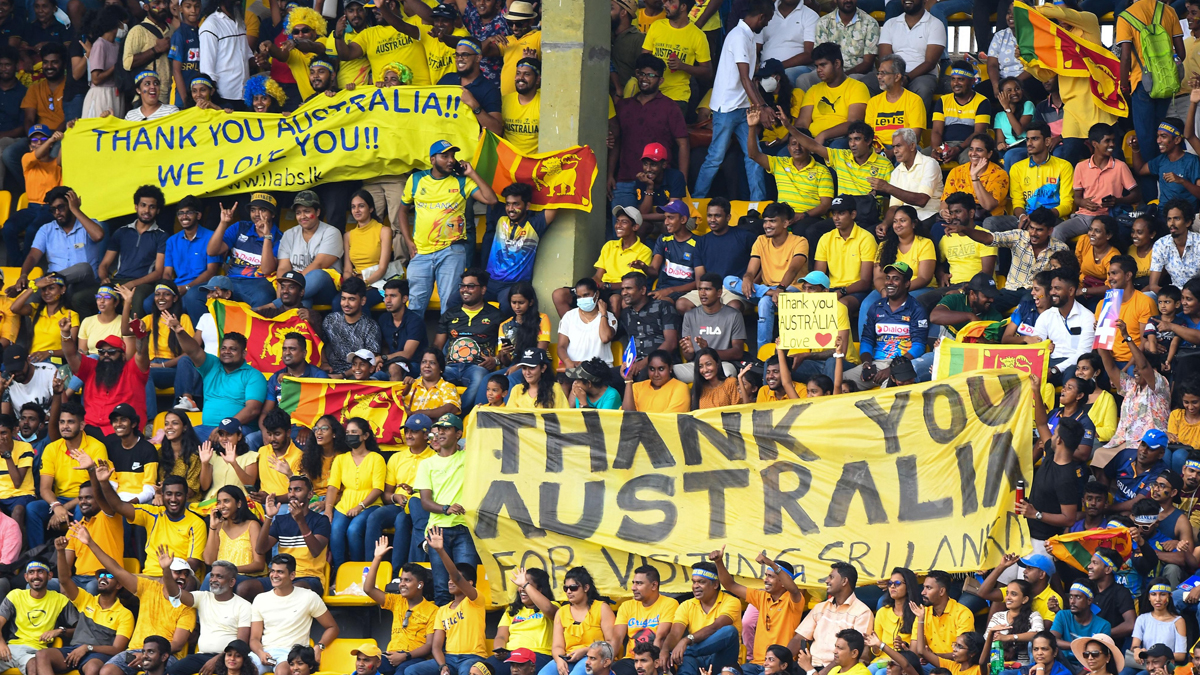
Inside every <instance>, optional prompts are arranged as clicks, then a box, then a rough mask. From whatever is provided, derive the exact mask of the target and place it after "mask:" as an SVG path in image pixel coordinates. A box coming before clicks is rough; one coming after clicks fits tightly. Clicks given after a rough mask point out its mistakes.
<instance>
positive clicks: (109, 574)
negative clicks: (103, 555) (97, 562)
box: [96, 572, 114, 579]
mask: <svg viewBox="0 0 1200 675" xmlns="http://www.w3.org/2000/svg"><path fill="white" fill-rule="evenodd" d="M96 578H97V579H112V578H114V577H113V574H112V572H96Z"/></svg>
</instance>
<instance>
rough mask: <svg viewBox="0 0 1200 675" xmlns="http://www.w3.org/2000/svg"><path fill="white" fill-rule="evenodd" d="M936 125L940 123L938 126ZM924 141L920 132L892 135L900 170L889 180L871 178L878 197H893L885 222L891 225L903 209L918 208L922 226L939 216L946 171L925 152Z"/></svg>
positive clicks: (914, 130)
mask: <svg viewBox="0 0 1200 675" xmlns="http://www.w3.org/2000/svg"><path fill="white" fill-rule="evenodd" d="M935 124H936V123H935ZM920 141H921V137H920V135H919V133H918V131H917V130H916V129H897V130H896V131H895V132H894V133H893V134H892V152H893V154H894V155H895V158H896V166H895V168H894V169H892V175H891V176H889V177H888V178H886V179H883V178H870V179H868V183H870V185H871V188H872V189H874V190H875V192H876V193H877V194H881V195H889V196H890V197H891V199H890V201H889V202H888V210H887V211H886V212H885V213H884V216H883V221H884V222H885V223H886V222H889V221H890V220H891V219H892V218H893V217H894V216H895V213H896V209H898V208H900V207H901V206H907V205H912V206H914V207H916V210H917V217H918V218H919V219H920V220H921V221H922V222H928V223H932V222H933V221H934V219H935V218H936V217H937V215H938V209H937V205H938V203H939V200H940V199H941V198H942V190H943V186H942V168H941V167H940V166H938V163H937V162H936V161H935V160H933V159H932V158H930V157H928V156H926V155H925V154H924V153H922V152H921V148H920Z"/></svg>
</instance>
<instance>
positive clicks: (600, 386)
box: [565, 359, 621, 410]
mask: <svg viewBox="0 0 1200 675" xmlns="http://www.w3.org/2000/svg"><path fill="white" fill-rule="evenodd" d="M611 372H612V366H611V365H610V364H607V363H605V362H604V361H601V360H600V359H589V360H587V361H584V362H583V363H581V364H579V365H577V366H575V367H573V368H568V369H567V372H566V373H565V376H566V378H567V379H568V380H570V381H571V392H570V393H569V394H568V395H567V403H568V404H570V407H572V408H593V409H597V410H620V409H621V394H620V392H618V391H617V390H616V389H614V388H613V387H612V386H610V385H609V384H608V381H609V377H610V374H611Z"/></svg>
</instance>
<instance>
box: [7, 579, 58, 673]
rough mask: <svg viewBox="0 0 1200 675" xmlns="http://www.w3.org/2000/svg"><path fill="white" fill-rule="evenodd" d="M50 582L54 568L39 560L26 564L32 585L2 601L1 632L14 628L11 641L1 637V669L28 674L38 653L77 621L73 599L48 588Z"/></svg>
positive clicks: (29, 583) (27, 582) (27, 581)
mask: <svg viewBox="0 0 1200 675" xmlns="http://www.w3.org/2000/svg"><path fill="white" fill-rule="evenodd" d="M49 581H50V568H49V567H48V566H47V565H46V563H43V562H40V561H37V560H35V561H33V562H31V563H29V564H28V565H26V566H25V583H26V584H27V585H28V586H29V587H28V588H24V589H19V590H15V591H9V593H8V595H7V596H5V597H4V601H3V602H0V631H2V629H4V628H5V627H7V625H8V624H12V627H13V630H12V633H11V637H12V640H11V641H5V639H4V638H3V637H2V636H0V668H3V669H4V670H8V669H10V668H16V669H19V670H20V671H21V675H27V674H28V673H29V667H28V666H29V662H30V661H32V660H33V659H34V657H35V656H36V655H37V652H39V651H41V650H43V649H47V648H48V647H50V643H51V642H52V641H54V640H55V639H57V638H58V637H60V636H61V635H62V634H63V633H64V632H66V626H68V625H70V624H71V623H73V622H74V619H75V616H76V612H75V608H74V607H73V606H71V601H70V600H68V599H67V596H65V595H63V594H62V593H57V592H55V591H51V590H47V589H46V584H47V583H48V582H49ZM2 632H3V633H8V632H9V631H2Z"/></svg>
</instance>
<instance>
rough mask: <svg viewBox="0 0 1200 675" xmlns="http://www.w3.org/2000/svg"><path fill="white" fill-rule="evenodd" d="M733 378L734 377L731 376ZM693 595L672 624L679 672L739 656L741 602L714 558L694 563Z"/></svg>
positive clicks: (695, 674)
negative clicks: (724, 583) (725, 588)
mask: <svg viewBox="0 0 1200 675" xmlns="http://www.w3.org/2000/svg"><path fill="white" fill-rule="evenodd" d="M730 379H731V380H732V378H730ZM692 595H693V597H692V598H690V599H688V600H685V601H684V602H683V603H681V604H680V605H679V608H678V609H676V610H675V622H674V623H673V624H672V627H671V636H670V641H671V642H673V643H674V644H675V647H674V648H673V649H672V650H671V655H670V665H671V666H673V667H674V668H676V669H677V672H678V673H679V675H699V673H700V672H701V669H702V668H704V669H705V672H707V669H708V668H713V669H714V670H716V669H718V668H721V669H722V670H723V669H724V667H725V666H729V665H735V664H736V663H737V660H738V649H739V647H740V646H741V645H740V641H739V639H738V629H737V627H736V626H738V625H739V624H741V620H742V606H741V603H740V602H738V599H737V597H735V596H734V595H733V594H731V593H722V592H721V582H720V578H719V577H718V576H717V566H716V565H715V564H713V563H711V562H707V561H705V562H699V563H695V564H694V565H692Z"/></svg>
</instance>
